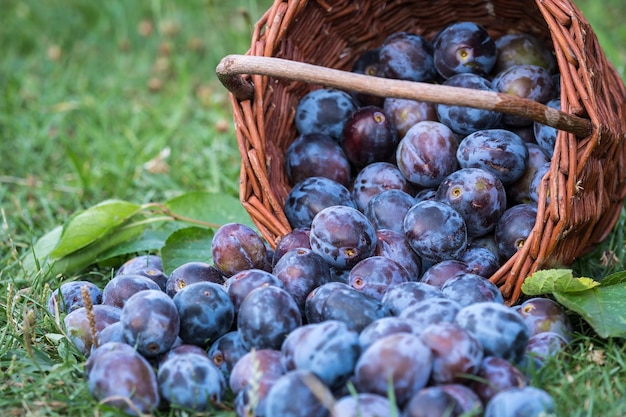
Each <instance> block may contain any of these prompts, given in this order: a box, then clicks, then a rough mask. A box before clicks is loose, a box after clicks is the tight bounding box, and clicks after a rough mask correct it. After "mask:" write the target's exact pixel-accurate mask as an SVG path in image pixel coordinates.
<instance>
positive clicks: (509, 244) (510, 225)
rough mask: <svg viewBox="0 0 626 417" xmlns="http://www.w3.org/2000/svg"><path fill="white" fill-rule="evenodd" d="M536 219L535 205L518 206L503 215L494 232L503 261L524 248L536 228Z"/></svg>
mask: <svg viewBox="0 0 626 417" xmlns="http://www.w3.org/2000/svg"><path fill="white" fill-rule="evenodd" d="M536 218H537V206H536V205H534V204H518V205H515V206H512V207H511V208H509V209H507V210H506V211H505V212H504V213H503V214H502V216H501V217H500V219H499V220H498V223H497V224H496V229H495V232H494V236H495V240H496V244H497V245H498V253H499V254H500V259H501V260H502V261H505V260H507V259H509V258H510V257H511V256H513V255H514V254H515V253H516V252H517V251H518V250H520V249H521V248H522V246H524V243H525V242H526V239H527V238H528V235H529V234H530V231H531V230H532V229H533V227H535V221H536Z"/></svg>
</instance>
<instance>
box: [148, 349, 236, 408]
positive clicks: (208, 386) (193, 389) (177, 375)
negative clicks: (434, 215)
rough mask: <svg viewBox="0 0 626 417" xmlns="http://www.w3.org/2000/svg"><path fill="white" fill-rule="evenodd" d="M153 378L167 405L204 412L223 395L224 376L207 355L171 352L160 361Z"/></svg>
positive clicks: (215, 404) (221, 399)
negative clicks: (155, 377)
mask: <svg viewBox="0 0 626 417" xmlns="http://www.w3.org/2000/svg"><path fill="white" fill-rule="evenodd" d="M157 381H158V384H159V391H160V392H161V394H162V396H163V399H165V400H166V401H167V402H168V403H169V405H170V406H171V407H178V408H183V409H187V410H194V411H207V410H211V409H214V407H217V405H219V404H221V403H222V402H223V401H224V396H225V395H226V380H225V379H224V375H223V374H222V373H221V372H220V370H219V369H218V368H217V367H216V366H215V365H214V364H213V362H212V361H211V360H210V359H209V358H208V357H206V356H200V355H197V354H194V353H181V354H178V355H174V356H172V357H170V358H168V359H167V360H166V361H164V362H163V363H161V365H160V366H159V370H158V373H157Z"/></svg>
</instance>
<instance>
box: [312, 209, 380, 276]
mask: <svg viewBox="0 0 626 417" xmlns="http://www.w3.org/2000/svg"><path fill="white" fill-rule="evenodd" d="M310 240H311V249H312V250H313V251H314V252H315V253H317V254H318V255H320V256H321V257H322V259H324V260H325V261H326V262H327V263H328V264H329V265H331V266H334V267H336V268H340V269H350V268H352V267H353V266H354V265H356V264H357V263H358V262H359V261H361V260H363V259H365V258H367V257H369V256H371V255H372V254H373V253H374V249H375V247H376V230H375V229H374V226H372V223H370V221H369V220H368V219H367V217H365V215H364V214H363V213H361V212H360V211H358V210H357V209H355V208H352V207H348V206H331V207H327V208H325V209H323V210H322V211H320V212H319V213H318V214H317V215H316V216H315V218H314V219H313V221H312V223H311V239H310Z"/></svg>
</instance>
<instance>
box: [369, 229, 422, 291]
mask: <svg viewBox="0 0 626 417" xmlns="http://www.w3.org/2000/svg"><path fill="white" fill-rule="evenodd" d="M402 220H403V222H404V219H402ZM376 237H377V238H378V239H377V241H376V248H375V249H374V253H373V255H375V256H386V257H387V258H390V259H393V260H394V261H396V262H397V263H399V264H400V265H402V267H403V268H404V269H406V271H407V272H408V273H409V277H410V281H417V280H419V278H420V276H421V275H422V260H421V259H420V257H419V255H418V254H417V253H416V252H415V251H414V250H413V248H412V247H411V245H409V241H408V240H407V237H406V235H405V234H404V232H396V231H393V230H389V229H378V230H377V231H376Z"/></svg>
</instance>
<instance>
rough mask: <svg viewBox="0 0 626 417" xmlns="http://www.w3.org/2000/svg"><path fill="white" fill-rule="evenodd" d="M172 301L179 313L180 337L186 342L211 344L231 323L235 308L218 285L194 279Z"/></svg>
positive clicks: (203, 344)
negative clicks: (194, 281) (192, 282)
mask: <svg viewBox="0 0 626 417" xmlns="http://www.w3.org/2000/svg"><path fill="white" fill-rule="evenodd" d="M172 300H173V301H174V304H176V308H178V313H179V316H180V332H179V336H180V338H181V339H182V340H183V341H184V342H185V343H189V344H192V345H198V346H202V347H207V346H210V345H211V343H213V342H214V341H215V340H217V339H218V338H219V337H221V336H223V335H224V334H226V333H228V332H229V331H230V329H231V327H232V325H233V322H234V317H235V308H234V306H233V303H232V301H231V300H230V297H229V296H228V293H227V292H226V290H225V289H224V287H223V286H221V285H219V284H215V283H214V282H196V283H194V284H191V285H188V286H186V287H185V288H183V289H181V290H180V291H178V292H177V293H176V295H175V296H174V297H173V298H172Z"/></svg>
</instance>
